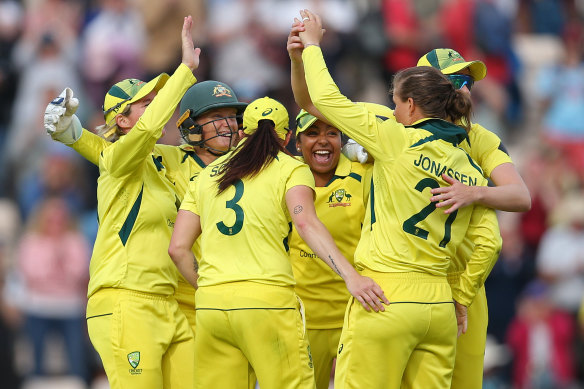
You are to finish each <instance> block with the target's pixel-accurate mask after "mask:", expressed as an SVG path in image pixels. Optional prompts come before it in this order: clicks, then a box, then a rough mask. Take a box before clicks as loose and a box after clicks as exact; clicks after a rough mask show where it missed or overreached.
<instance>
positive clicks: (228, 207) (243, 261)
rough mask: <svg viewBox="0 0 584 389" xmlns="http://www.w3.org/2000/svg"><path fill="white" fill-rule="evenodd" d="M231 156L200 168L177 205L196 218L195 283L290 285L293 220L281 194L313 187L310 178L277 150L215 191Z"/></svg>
mask: <svg viewBox="0 0 584 389" xmlns="http://www.w3.org/2000/svg"><path fill="white" fill-rule="evenodd" d="M240 144H241V143H240ZM233 152H238V149H236V150H235V151H233ZM230 155H231V153H230V154H227V155H225V156H223V157H220V158H218V159H217V160H216V161H214V162H213V163H211V164H210V165H209V166H208V167H207V168H205V169H204V170H203V171H202V172H201V173H200V174H199V176H198V177H197V179H195V180H194V181H193V182H192V183H191V186H190V188H189V192H188V193H187V194H186V196H185V199H184V201H183V203H182V204H181V209H184V210H187V211H191V212H193V213H195V214H197V215H199V216H200V218H201V228H202V234H201V239H200V240H201V248H202V256H201V257H200V261H199V279H198V284H199V286H209V285H216V284H222V283H226V282H232V281H243V280H247V281H254V282H259V283H265V284H275V285H294V275H293V274H292V266H291V264H290V258H289V256H288V235H289V233H290V230H291V228H292V223H291V218H290V215H289V214H288V209H287V207H286V200H285V195H286V192H287V191H288V190H289V189H290V188H292V187H294V186H298V185H305V186H308V187H310V188H314V177H313V176H312V173H311V172H310V169H309V168H308V165H305V164H304V163H302V162H300V161H298V160H296V159H294V158H292V157H291V156H289V155H286V154H284V153H282V152H280V153H279V154H278V156H277V158H276V159H274V160H273V161H272V162H271V163H270V164H269V165H267V166H266V167H264V169H263V170H262V171H261V172H260V173H259V174H258V175H256V176H254V177H253V178H244V179H243V180H240V181H237V182H236V183H235V185H233V186H231V187H229V188H227V189H226V190H225V191H224V192H223V193H221V194H220V195H218V194H217V178H218V177H219V176H220V174H221V169H222V168H223V166H224V165H225V163H226V161H227V159H228V158H229V156H230Z"/></svg>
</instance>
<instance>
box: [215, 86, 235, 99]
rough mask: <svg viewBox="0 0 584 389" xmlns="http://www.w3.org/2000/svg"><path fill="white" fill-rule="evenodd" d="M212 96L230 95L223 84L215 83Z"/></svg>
mask: <svg viewBox="0 0 584 389" xmlns="http://www.w3.org/2000/svg"><path fill="white" fill-rule="evenodd" d="M213 96H215V97H222V96H227V97H232V96H231V92H230V91H229V89H227V88H225V87H224V86H223V85H217V86H216V87H215V88H213Z"/></svg>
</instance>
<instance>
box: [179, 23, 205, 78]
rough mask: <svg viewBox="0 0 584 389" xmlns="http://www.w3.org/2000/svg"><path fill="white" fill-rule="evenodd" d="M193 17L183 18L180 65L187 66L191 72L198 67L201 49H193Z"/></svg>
mask: <svg viewBox="0 0 584 389" xmlns="http://www.w3.org/2000/svg"><path fill="white" fill-rule="evenodd" d="M192 30H193V17H192V16H191V15H189V16H187V17H185V19H184V22H183V27H182V34H181V37H182V63H184V64H185V65H187V66H188V67H189V69H191V71H194V70H195V69H197V68H198V67H199V56H200V55H201V49H200V48H198V47H197V48H195V44H194V43H193V33H192Z"/></svg>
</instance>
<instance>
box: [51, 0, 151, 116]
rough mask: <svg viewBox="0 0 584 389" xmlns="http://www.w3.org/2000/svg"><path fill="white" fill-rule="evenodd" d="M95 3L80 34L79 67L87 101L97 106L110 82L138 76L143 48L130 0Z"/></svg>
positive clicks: (136, 14)
mask: <svg viewBox="0 0 584 389" xmlns="http://www.w3.org/2000/svg"><path fill="white" fill-rule="evenodd" d="M98 6H99V7H100V10H99V13H98V14H97V16H96V17H95V18H94V19H93V20H91V21H90V22H89V23H88V24H87V27H86V28H85V31H84V33H83V40H82V43H83V54H82V55H83V58H82V62H83V63H82V65H83V66H81V70H82V73H83V77H84V79H85V81H86V85H87V92H88V94H89V97H90V98H91V101H92V102H93V104H94V105H95V106H96V107H101V105H102V103H103V96H104V95H105V94H106V92H107V91H108V89H109V87H110V86H111V85H112V84H113V83H115V82H117V81H119V80H122V79H126V78H134V77H138V76H140V78H142V77H141V74H142V71H141V66H140V59H141V57H142V52H143V51H144V50H145V43H146V42H145V37H146V32H145V29H144V24H143V21H142V18H141V16H140V14H139V12H138V10H137V9H136V8H135V7H134V6H133V4H132V2H131V1H129V0H99V1H98ZM68 86H69V85H68ZM72 89H73V90H76V89H75V88H72ZM58 93H59V92H57V93H56V94H54V95H53V96H56V95H57V94H58Z"/></svg>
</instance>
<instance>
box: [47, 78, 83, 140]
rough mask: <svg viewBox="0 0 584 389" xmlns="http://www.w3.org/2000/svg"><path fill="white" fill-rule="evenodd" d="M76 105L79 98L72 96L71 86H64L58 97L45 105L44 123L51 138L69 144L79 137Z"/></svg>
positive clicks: (79, 125) (79, 129) (79, 124)
mask: <svg viewBox="0 0 584 389" xmlns="http://www.w3.org/2000/svg"><path fill="white" fill-rule="evenodd" d="M78 106H79V100H77V99H76V98H75V97H73V91H72V90H71V88H65V90H63V92H61V94H60V95H59V97H57V98H56V99H54V100H53V101H51V102H50V103H49V105H47V108H46V109H45V117H44V125H45V130H46V131H47V134H49V135H50V136H51V138H53V139H54V140H56V141H58V142H61V143H64V144H66V145H70V144H72V143H75V142H76V141H77V140H78V139H79V137H81V134H82V132H83V129H82V127H81V123H80V122H79V118H78V117H77V116H76V115H75V111H77V107H78Z"/></svg>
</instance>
